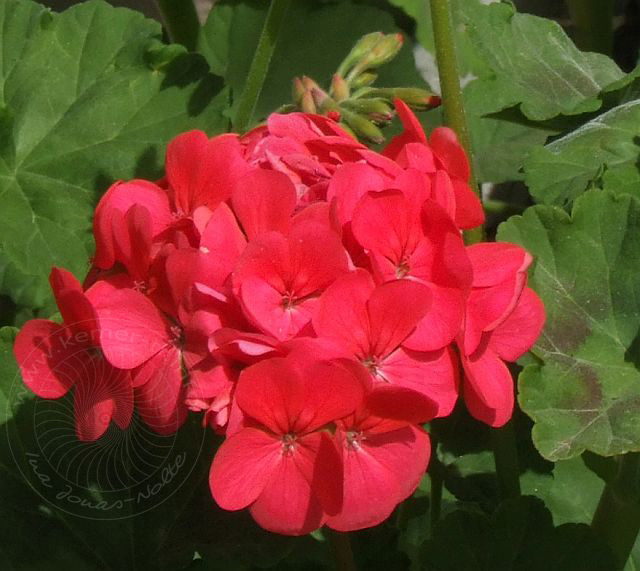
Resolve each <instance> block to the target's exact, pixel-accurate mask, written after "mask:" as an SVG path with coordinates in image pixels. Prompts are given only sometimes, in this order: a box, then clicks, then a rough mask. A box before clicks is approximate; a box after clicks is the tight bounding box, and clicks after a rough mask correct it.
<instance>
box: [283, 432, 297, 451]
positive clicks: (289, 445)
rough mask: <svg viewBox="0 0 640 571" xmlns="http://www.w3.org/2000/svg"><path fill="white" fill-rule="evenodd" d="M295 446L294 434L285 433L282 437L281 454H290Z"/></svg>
mask: <svg viewBox="0 0 640 571" xmlns="http://www.w3.org/2000/svg"><path fill="white" fill-rule="evenodd" d="M295 447H296V435H295V434H285V435H284V436H283V437H282V455H283V456H291V455H292V454H293V452H294V450H295Z"/></svg>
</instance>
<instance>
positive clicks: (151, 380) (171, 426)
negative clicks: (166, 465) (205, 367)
mask: <svg viewBox="0 0 640 571" xmlns="http://www.w3.org/2000/svg"><path fill="white" fill-rule="evenodd" d="M137 374H138V375H141V376H142V377H147V381H146V382H144V383H143V384H142V385H141V386H138V387H137V388H136V403H137V406H138V411H139V413H140V416H141V418H142V420H144V422H145V423H146V424H147V425H148V426H149V427H150V428H151V429H153V430H154V431H156V432H157V433H158V434H173V433H174V432H176V431H177V430H178V429H179V428H180V426H181V425H182V423H183V422H184V420H185V418H186V413H187V411H186V408H185V406H184V404H183V402H182V400H183V399H182V397H183V394H182V368H181V366H180V352H179V351H178V350H177V349H176V348H175V347H172V348H169V349H166V350H164V351H160V352H159V353H157V354H156V355H155V356H154V357H153V358H151V359H149V361H147V362H146V363H145V364H144V366H143V367H142V368H141V369H140V371H139V372H138V373H137ZM140 384H141V383H140V381H139V379H136V385H140Z"/></svg>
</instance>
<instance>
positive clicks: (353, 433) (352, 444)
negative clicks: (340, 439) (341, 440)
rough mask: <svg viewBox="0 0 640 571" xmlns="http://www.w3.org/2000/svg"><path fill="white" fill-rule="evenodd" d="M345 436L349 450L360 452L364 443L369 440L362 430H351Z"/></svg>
mask: <svg viewBox="0 0 640 571" xmlns="http://www.w3.org/2000/svg"><path fill="white" fill-rule="evenodd" d="M345 436H346V442H347V448H351V449H353V450H359V449H360V448H361V447H362V441H363V440H366V439H367V437H366V436H365V435H364V434H363V432H362V430H349V431H348V432H347V433H346V435H345Z"/></svg>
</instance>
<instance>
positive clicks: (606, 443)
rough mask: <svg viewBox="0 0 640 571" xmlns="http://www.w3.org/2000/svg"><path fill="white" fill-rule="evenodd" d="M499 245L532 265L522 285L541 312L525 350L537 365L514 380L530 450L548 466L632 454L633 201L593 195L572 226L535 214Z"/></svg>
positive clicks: (638, 422) (636, 380)
mask: <svg viewBox="0 0 640 571" xmlns="http://www.w3.org/2000/svg"><path fill="white" fill-rule="evenodd" d="M498 237H499V239H500V240H505V241H509V242H516V243H519V244H522V245H523V246H524V247H525V248H526V249H527V250H528V251H529V252H531V253H532V254H533V255H534V256H535V259H536V262H535V266H534V268H533V270H532V271H531V274H530V276H531V278H530V285H531V286H532V287H533V288H534V289H535V290H536V291H537V292H538V294H540V296H541V297H542V299H543V301H544V304H545V308H546V312H547V322H546V325H545V328H544V331H543V333H542V335H541V337H540V339H539V340H538V342H537V344H536V345H535V347H534V349H533V353H534V355H535V356H536V357H538V358H539V360H540V362H539V364H532V365H529V366H527V367H526V368H525V369H524V371H523V372H522V373H521V375H520V378H519V390H520V394H519V402H520V405H521V407H522V409H523V410H524V411H525V412H526V413H527V414H528V415H529V416H530V417H531V418H532V419H533V420H534V422H535V425H534V428H533V440H534V443H535V444H536V447H537V448H538V450H539V451H540V452H541V454H542V455H543V456H545V457H546V458H548V459H550V460H557V459H561V458H570V457H572V456H575V455H577V454H580V453H582V452H583V451H584V450H591V451H593V452H596V453H597V454H600V455H603V456H610V455H614V454H623V453H625V452H628V451H631V450H640V373H639V372H638V370H637V369H636V366H635V365H634V363H633V362H632V361H633V352H632V351H630V349H631V348H632V347H633V345H634V340H635V339H636V337H637V335H638V330H639V328H640V280H638V275H640V202H638V200H637V199H635V198H634V197H632V196H629V195H621V196H616V195H615V194H613V193H611V192H605V191H597V190H592V191H589V192H587V193H585V194H584V195H583V196H581V197H580V198H579V199H577V200H576V202H575V204H574V208H573V213H572V216H571V217H569V216H568V215H567V214H566V213H565V212H564V211H563V210H562V209H560V208H557V207H550V206H535V207H532V208H530V209H528V210H527V211H526V212H525V213H524V215H523V216H515V217H512V218H511V219H510V220H509V221H507V222H506V223H504V224H503V225H502V226H501V227H500V229H499V233H498Z"/></svg>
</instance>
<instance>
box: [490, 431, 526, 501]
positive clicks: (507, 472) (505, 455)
mask: <svg viewBox="0 0 640 571" xmlns="http://www.w3.org/2000/svg"><path fill="white" fill-rule="evenodd" d="M491 444H492V447H493V459H494V461H495V465H496V477H497V478H498V492H499V493H500V498H502V499H507V498H514V497H518V496H519V495H520V470H519V468H518V448H517V446H516V434H515V430H514V428H513V420H510V421H509V422H508V423H507V424H505V425H504V426H503V427H501V428H492V429H491Z"/></svg>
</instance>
